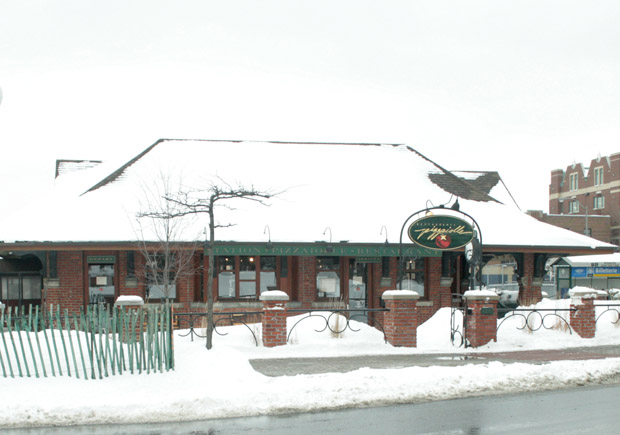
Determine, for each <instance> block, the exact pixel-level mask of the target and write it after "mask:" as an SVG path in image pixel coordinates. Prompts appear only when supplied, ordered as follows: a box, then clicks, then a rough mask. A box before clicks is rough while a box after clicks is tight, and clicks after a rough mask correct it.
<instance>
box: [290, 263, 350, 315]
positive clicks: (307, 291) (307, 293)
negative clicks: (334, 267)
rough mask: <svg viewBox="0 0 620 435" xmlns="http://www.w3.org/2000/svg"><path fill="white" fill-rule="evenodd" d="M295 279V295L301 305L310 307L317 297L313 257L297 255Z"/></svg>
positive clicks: (306, 307)
mask: <svg viewBox="0 0 620 435" xmlns="http://www.w3.org/2000/svg"><path fill="white" fill-rule="evenodd" d="M341 278H342V277H341ZM297 279H298V281H297V296H298V298H299V302H301V307H302V308H304V309H309V308H312V302H314V301H316V297H317V294H316V258H315V257H297Z"/></svg>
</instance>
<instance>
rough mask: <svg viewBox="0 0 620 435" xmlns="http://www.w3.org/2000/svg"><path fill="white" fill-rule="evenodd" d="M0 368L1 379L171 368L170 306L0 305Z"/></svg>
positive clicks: (91, 375)
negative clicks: (71, 309)
mask: <svg viewBox="0 0 620 435" xmlns="http://www.w3.org/2000/svg"><path fill="white" fill-rule="evenodd" d="M0 336H1V337H2V338H1V342H0V370H2V375H3V376H4V377H5V378H6V377H37V378H39V377H49V376H72V377H76V378H83V379H103V377H107V376H114V375H117V374H118V375H121V374H127V373H129V374H141V373H147V374H150V373H156V372H160V373H161V372H164V371H168V370H173V369H174V346H173V339H172V337H173V328H172V308H171V306H170V305H169V304H166V305H161V306H154V307H149V308H139V309H123V308H121V307H115V308H112V309H109V308H108V307H103V306H96V305H95V306H89V307H88V308H87V309H86V311H85V310H83V309H82V310H80V313H79V314H71V315H70V314H69V313H68V310H66V309H65V310H61V308H60V307H53V306H51V307H50V310H49V311H47V312H45V313H43V312H41V311H40V309H39V307H34V308H33V307H32V306H30V307H29V308H28V310H27V312H26V310H25V309H24V308H23V307H22V310H21V311H20V310H18V309H17V308H13V309H10V308H7V307H2V308H0Z"/></svg>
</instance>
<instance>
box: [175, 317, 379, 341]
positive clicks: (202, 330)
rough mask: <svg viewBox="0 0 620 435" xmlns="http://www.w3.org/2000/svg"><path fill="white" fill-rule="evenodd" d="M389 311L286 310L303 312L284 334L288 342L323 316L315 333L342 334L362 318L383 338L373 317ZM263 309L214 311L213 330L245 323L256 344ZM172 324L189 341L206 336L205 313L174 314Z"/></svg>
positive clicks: (222, 333) (377, 320)
mask: <svg viewBox="0 0 620 435" xmlns="http://www.w3.org/2000/svg"><path fill="white" fill-rule="evenodd" d="M386 311H389V310H388V309H387V308H372V309H371V308H359V309H330V310H310V309H289V310H287V312H288V313H289V314H291V315H296V314H299V315H303V314H306V315H305V316H304V317H302V318H301V319H298V320H297V321H296V322H295V323H294V324H293V326H291V328H290V330H289V331H288V334H287V342H288V341H289V340H290V337H291V333H292V332H293V330H295V328H296V327H297V325H298V324H299V323H301V322H303V321H304V320H307V319H308V318H310V317H313V318H322V319H323V320H324V321H325V326H324V327H322V328H320V329H315V331H316V332H324V331H326V330H329V331H330V332H332V333H334V334H341V333H343V332H344V331H346V330H350V331H352V332H359V331H360V329H358V328H355V327H354V326H352V325H351V321H352V320H357V319H359V320H361V321H366V322H368V323H371V324H373V325H375V326H376V327H378V329H379V330H380V331H381V332H382V333H383V338H384V340H386V338H385V331H384V329H383V324H382V322H381V321H380V320H379V319H378V316H376V314H377V313H383V312H386ZM262 314H263V313H262V311H234V312H225V313H214V318H215V320H214V321H213V331H214V332H215V333H216V334H217V335H219V336H226V335H228V333H227V332H224V331H221V328H219V327H220V326H224V325H225V326H230V325H244V326H245V327H246V328H247V330H248V331H250V333H251V334H252V338H253V339H254V343H255V344H256V346H258V345H259V339H258V337H257V334H256V329H255V328H254V327H252V325H253V324H255V323H260V322H261V316H262ZM335 315H341V316H342V317H343V318H344V323H339V322H336V321H333V319H335V317H334V316H335ZM174 323H175V325H176V326H177V328H178V329H180V330H186V329H187V332H183V333H179V335H178V336H179V337H190V338H191V340H192V341H193V340H194V337H196V338H201V339H202V338H206V325H207V314H206V313H178V312H175V313H174Z"/></svg>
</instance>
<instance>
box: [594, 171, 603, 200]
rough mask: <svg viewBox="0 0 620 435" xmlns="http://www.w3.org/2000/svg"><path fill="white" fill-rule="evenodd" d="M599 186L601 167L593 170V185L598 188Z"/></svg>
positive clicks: (601, 176)
mask: <svg viewBox="0 0 620 435" xmlns="http://www.w3.org/2000/svg"><path fill="white" fill-rule="evenodd" d="M601 184H603V167H602V166H599V167H598V168H594V185H595V186H600V185H601ZM594 208H596V207H594Z"/></svg>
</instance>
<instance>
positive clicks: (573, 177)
mask: <svg viewBox="0 0 620 435" xmlns="http://www.w3.org/2000/svg"><path fill="white" fill-rule="evenodd" d="M577 189H579V174H577V173H574V174H570V190H577Z"/></svg>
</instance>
